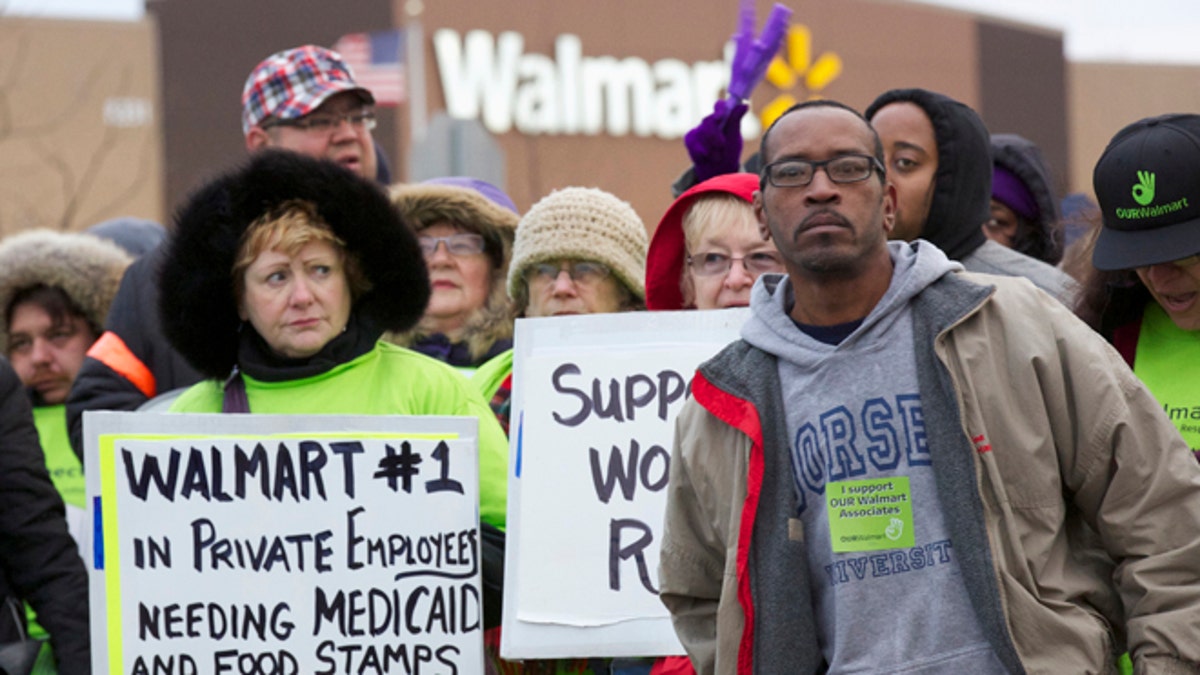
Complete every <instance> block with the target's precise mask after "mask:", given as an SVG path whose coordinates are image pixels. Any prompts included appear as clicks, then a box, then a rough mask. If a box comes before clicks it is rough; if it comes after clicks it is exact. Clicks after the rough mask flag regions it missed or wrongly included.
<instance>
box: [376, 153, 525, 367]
mask: <svg viewBox="0 0 1200 675" xmlns="http://www.w3.org/2000/svg"><path fill="white" fill-rule="evenodd" d="M392 203H393V204H395V205H396V208H397V209H399V210H400V215H402V216H403V217H404V219H405V221H407V222H408V223H409V224H410V225H411V226H412V227H413V229H414V230H415V231H416V233H417V241H418V242H419V243H420V245H421V251H422V253H423V254H424V257H425V265H426V267H428V268H429V281H430V286H431V294H430V297H429V306H428V307H426V309H425V314H424V315H423V316H422V317H421V321H420V323H418V324H417V326H416V328H414V329H412V330H410V331H407V332H405V333H400V334H397V335H392V336H389V337H388V339H389V340H391V341H392V342H395V343H396V344H399V345H402V346H406V347H410V348H411V349H415V350H416V351H419V352H421V353H422V354H426V355H428V356H432V357H433V358H435V359H438V360H439V361H445V362H446V363H449V364H450V365H452V366H454V367H456V368H459V369H460V370H464V371H473V370H474V369H475V368H476V367H478V366H479V365H481V364H483V363H484V362H486V361H488V360H489V359H491V358H493V357H495V356H497V355H498V354H500V353H502V352H504V351H506V350H508V349H510V348H511V347H512V331H513V311H512V306H511V304H510V303H509V301H508V294H507V293H506V292H505V289H504V281H505V278H506V276H507V274H508V261H509V259H510V258H511V257H512V242H513V233H514V232H515V231H516V229H517V220H518V214H517V207H516V206H515V205H514V204H513V202H512V200H511V199H509V198H508V195H506V194H504V193H503V192H501V191H500V189H499V188H497V187H495V186H494V185H491V184H490V183H487V182H485V181H482V180H478V179H475V178H466V177H449V178H435V179H433V180H430V181H426V182H424V183H419V184H414V185H398V186H396V187H394V188H392Z"/></svg>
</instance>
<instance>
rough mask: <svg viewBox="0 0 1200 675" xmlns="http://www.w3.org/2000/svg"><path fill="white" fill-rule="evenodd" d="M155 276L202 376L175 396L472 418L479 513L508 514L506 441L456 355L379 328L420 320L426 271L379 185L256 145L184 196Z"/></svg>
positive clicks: (177, 341) (163, 308) (170, 326)
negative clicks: (237, 164) (421, 349)
mask: <svg viewBox="0 0 1200 675" xmlns="http://www.w3.org/2000/svg"><path fill="white" fill-rule="evenodd" d="M161 289H162V292H161V297H160V304H159V309H160V313H161V317H162V325H163V332H164V333H165V334H166V336H167V338H168V339H169V340H170V341H171V343H172V344H173V345H174V346H175V348H176V349H177V350H178V351H179V352H180V353H181V354H182V355H183V356H184V358H186V359H187V360H188V361H189V362H190V363H191V364H192V366H194V367H195V368H196V369H197V370H198V371H200V372H201V373H202V374H204V375H205V376H206V377H208V378H210V379H207V380H205V381H202V382H200V383H199V384H196V385H194V386H193V387H191V388H190V389H188V390H187V391H185V392H184V393H183V394H182V395H181V396H180V397H179V398H178V399H177V400H176V401H175V402H174V403H173V404H172V406H171V410H172V411H175V412H222V411H223V412H253V413H294V414H317V413H324V414H362V415H372V414H379V415H450V416H473V417H477V418H478V419H479V456H480V466H479V474H480V516H481V518H482V519H483V521H484V522H485V523H487V524H490V525H493V526H495V527H497V528H503V527H504V508H505V499H506V494H505V477H506V470H507V459H506V457H507V450H508V444H507V442H506V440H505V437H504V432H503V431H501V429H500V427H499V426H498V425H497V424H496V420H495V418H494V417H493V416H492V414H491V411H490V410H489V409H488V407H487V404H486V403H484V402H483V400H482V399H481V398H480V397H479V395H478V394H477V393H475V392H474V391H472V390H471V387H470V386H469V384H468V382H467V381H466V379H465V378H463V377H462V375H460V374H459V373H457V372H455V371H454V369H452V368H450V367H448V366H446V365H445V364H442V363H439V362H437V361H435V360H433V359H430V358H428V357H426V356H424V355H421V354H418V353H416V352H413V351H411V350H408V349H403V348H401V347H397V346H396V345H392V344H389V343H386V342H382V341H380V339H379V338H380V336H381V335H382V334H383V332H384V331H387V330H391V331H405V330H408V329H409V328H411V327H412V326H413V325H414V324H415V323H416V322H417V320H418V319H419V318H420V316H421V313H422V311H423V310H424V308H425V304H426V302H427V301H428V299H429V279H428V276H427V274H426V271H425V265H424V263H423V260H422V256H421V252H420V248H419V246H418V245H417V241H416V238H415V237H414V236H413V234H412V232H411V230H410V229H409V228H408V227H407V226H406V225H405V223H404V221H403V220H402V219H401V218H400V216H399V214H398V213H397V212H396V210H395V209H393V208H392V205H391V203H390V202H389V201H388V198H387V195H385V194H384V192H383V191H382V190H381V189H380V188H379V187H378V186H377V185H375V184H374V183H371V182H369V181H367V180H365V179H363V178H361V177H359V176H357V175H355V174H352V173H350V172H349V171H346V170H345V169H343V168H341V167H339V166H337V165H334V164H332V163H329V162H324V161H320V160H315V159H311V158H308V157H304V156H301V155H297V154H293V153H286V152H275V151H264V152H261V153H257V154H256V155H255V156H254V157H253V158H252V159H251V160H250V161H249V162H248V163H247V164H246V165H245V166H244V167H243V168H240V169H238V170H236V171H233V172H230V173H228V174H226V175H224V176H221V177H219V178H217V179H216V180H214V181H212V182H211V183H209V184H208V185H206V186H204V187H203V188H201V189H200V190H199V191H198V192H197V193H196V194H194V195H193V196H192V197H191V198H190V199H189V200H188V202H187V204H186V205H185V206H184V207H183V209H182V210H181V211H180V213H179V215H178V217H177V218H176V227H175V233H174V235H173V236H172V238H171V239H170V240H169V242H168V251H167V255H166V259H165V264H164V265H163V271H162V278H161Z"/></svg>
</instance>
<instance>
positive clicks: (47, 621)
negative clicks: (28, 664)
mask: <svg viewBox="0 0 1200 675" xmlns="http://www.w3.org/2000/svg"><path fill="white" fill-rule="evenodd" d="M8 595H13V596H15V597H18V598H21V599H23V600H25V601H26V602H28V603H29V604H30V605H32V606H33V609H34V610H35V611H36V612H37V615H38V622H39V623H41V624H42V626H43V627H45V628H46V630H47V631H49V633H50V640H51V643H52V644H53V646H54V653H55V655H56V656H57V657H58V672H60V673H63V674H64V675H77V674H86V673H91V672H92V667H91V647H90V645H91V636H90V634H89V632H88V630H89V629H88V579H87V571H86V570H85V569H84V566H83V561H82V560H81V559H80V557H79V552H78V549H77V548H76V545H75V540H74V539H72V538H71V534H70V532H68V531H67V521H66V516H65V511H64V508H63V502H62V498H61V497H59V495H58V490H56V489H55V488H54V484H53V483H51V482H50V474H49V473H47V472H46V460H45V457H44V456H43V454H42V447H41V445H40V443H39V442H38V435H37V429H36V428H35V427H34V426H33V412H32V411H31V409H30V404H29V396H28V395H27V394H26V393H25V389H24V388H23V387H22V386H21V381H20V380H19V379H18V378H17V374H16V373H15V372H14V371H13V369H12V366H11V365H10V364H9V363H8V361H7V360H5V359H3V358H0V598H3V597H6V596H8ZM20 618H21V619H22V620H24V616H21V617H20ZM13 622H14V618H13V617H12V616H10V615H8V614H7V612H6V613H5V614H4V615H2V616H0V641H11V640H16V639H17V627H16V626H15V625H13Z"/></svg>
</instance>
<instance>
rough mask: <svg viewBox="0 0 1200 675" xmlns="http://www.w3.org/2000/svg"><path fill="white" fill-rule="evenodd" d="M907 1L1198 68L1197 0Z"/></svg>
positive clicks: (1085, 51) (2, 0)
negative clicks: (1054, 32) (998, 19)
mask: <svg viewBox="0 0 1200 675" xmlns="http://www.w3.org/2000/svg"><path fill="white" fill-rule="evenodd" d="M166 1H172V0H166ZM184 1H188V0H184ZM190 1H195V2H202V1H203V0H190ZM443 1H445V0H443ZM508 1H509V2H520V0H508ZM906 1H918V2H921V3H924V4H932V5H942V6H945V7H956V8H959V9H966V10H970V11H975V12H979V13H981V14H990V15H994V16H999V17H1002V18H1006V19H1013V20H1016V21H1021V22H1025V23H1031V24H1034V25H1039V26H1046V27H1049V28H1054V29H1057V30H1061V31H1063V34H1064V36H1065V43H1066V45H1065V48H1066V52H1067V58H1069V59H1071V60H1074V61H1137V62H1154V63H1187V64H1200V0H906ZM729 2H730V3H734V2H735V0H729ZM144 7H145V0H0V12H2V13H9V14H26V15H33V16H64V15H65V16H72V17H81V18H102V19H115V20H131V19H137V18H139V17H141V16H142V13H143V12H144ZM565 29H567V27H564V30H565Z"/></svg>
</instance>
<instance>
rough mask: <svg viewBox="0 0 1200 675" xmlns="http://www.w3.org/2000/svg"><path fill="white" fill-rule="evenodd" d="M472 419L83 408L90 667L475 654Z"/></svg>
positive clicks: (358, 665)
mask: <svg viewBox="0 0 1200 675" xmlns="http://www.w3.org/2000/svg"><path fill="white" fill-rule="evenodd" d="M477 426H478V420H475V419H473V418H451V417H400V416H319V415H311V416H283V415H180V414H159V413H111V412H107V413H88V414H87V415H86V416H85V429H86V432H85V438H86V441H85V443H86V457H87V461H86V466H87V467H88V472H87V481H88V495H89V507H90V508H89V522H90V523H92V524H93V525H94V528H93V536H92V541H91V542H90V544H91V545H90V546H89V547H88V548H89V551H88V553H87V556H86V557H87V559H88V562H89V572H90V582H91V583H90V595H91V616H92V620H91V625H92V664H93V666H92V669H93V671H94V672H97V673H123V674H130V675H133V674H137V673H147V674H152V673H174V674H179V675H199V674H208V673H213V674H216V673H234V674H246V675H250V674H253V673H260V674H262V675H270V674H274V675H292V674H294V673H346V672H355V673H357V672H402V673H416V672H420V673H424V674H429V675H433V674H435V673H441V674H446V675H450V674H452V673H471V672H482V671H483V640H482V632H483V631H482V620H483V615H482V596H481V586H480V543H479V529H478V528H479V506H478V505H479V479H478V455H477V452H476V446H477V442H478V441H477V433H478V432H477Z"/></svg>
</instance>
